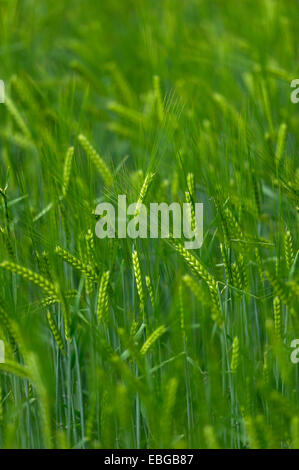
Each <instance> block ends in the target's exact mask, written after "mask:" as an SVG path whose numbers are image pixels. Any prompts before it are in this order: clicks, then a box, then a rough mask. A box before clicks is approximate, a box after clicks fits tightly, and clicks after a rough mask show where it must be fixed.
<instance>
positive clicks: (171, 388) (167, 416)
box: [161, 377, 178, 440]
mask: <svg viewBox="0 0 299 470" xmlns="http://www.w3.org/2000/svg"><path fill="white" fill-rule="evenodd" d="M177 389H178V380H177V379H176V377H173V378H171V379H170V380H169V381H168V382H167V391H166V393H165V398H164V406H163V414H162V417H161V429H162V432H161V434H162V437H163V438H165V439H166V440H167V439H169V436H171V424H172V419H173V418H174V411H175V403H176V397H177Z"/></svg>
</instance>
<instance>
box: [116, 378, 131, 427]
mask: <svg viewBox="0 0 299 470" xmlns="http://www.w3.org/2000/svg"><path fill="white" fill-rule="evenodd" d="M116 408H117V414H118V418H119V421H120V424H121V426H123V428H124V429H129V428H130V399H129V394H128V389H127V387H126V385H124V384H122V383H120V384H118V385H117V387H116Z"/></svg>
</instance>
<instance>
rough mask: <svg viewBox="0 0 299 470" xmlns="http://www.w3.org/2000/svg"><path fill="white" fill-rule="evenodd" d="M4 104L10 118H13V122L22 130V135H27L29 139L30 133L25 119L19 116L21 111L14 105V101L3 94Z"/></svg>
mask: <svg viewBox="0 0 299 470" xmlns="http://www.w3.org/2000/svg"><path fill="white" fill-rule="evenodd" d="M5 105H6V107H7V110H8V112H9V113H10V114H11V116H12V118H13V119H14V121H15V123H16V124H17V126H18V127H19V129H20V130H21V131H22V133H23V136H22V137H27V138H28V139H29V140H31V134H30V131H29V129H28V127H27V125H26V124H25V121H24V119H23V117H22V116H21V113H20V112H19V111H18V109H17V107H16V106H15V104H14V102H13V101H12V99H11V98H10V97H9V96H5Z"/></svg>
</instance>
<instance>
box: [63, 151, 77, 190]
mask: <svg viewBox="0 0 299 470" xmlns="http://www.w3.org/2000/svg"><path fill="white" fill-rule="evenodd" d="M73 156H74V147H69V149H68V151H67V153H66V157H65V162H64V167H63V184H62V195H63V197H65V196H66V194H67V191H68V188H69V183H70V177H71V169H72V161H73Z"/></svg>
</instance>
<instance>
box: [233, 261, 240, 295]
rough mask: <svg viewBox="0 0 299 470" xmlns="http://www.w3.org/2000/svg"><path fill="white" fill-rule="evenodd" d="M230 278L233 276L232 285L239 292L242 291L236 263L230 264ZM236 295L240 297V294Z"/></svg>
mask: <svg viewBox="0 0 299 470" xmlns="http://www.w3.org/2000/svg"><path fill="white" fill-rule="evenodd" d="M232 276H233V285H234V287H236V289H238V290H239V291H241V290H242V281H241V275H240V271H239V267H238V265H237V263H233V264H232ZM237 294H238V295H242V294H241V292H237Z"/></svg>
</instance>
